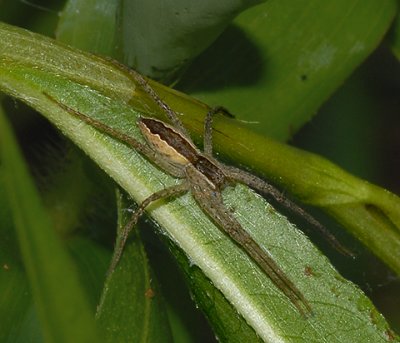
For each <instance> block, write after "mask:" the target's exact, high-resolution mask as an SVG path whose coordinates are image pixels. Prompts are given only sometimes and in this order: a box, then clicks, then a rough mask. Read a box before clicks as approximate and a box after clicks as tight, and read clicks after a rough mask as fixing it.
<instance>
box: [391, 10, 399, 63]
mask: <svg viewBox="0 0 400 343" xmlns="http://www.w3.org/2000/svg"><path fill="white" fill-rule="evenodd" d="M390 40H391V48H392V51H393V53H394V55H395V56H396V57H397V59H398V60H400V16H399V14H397V16H396V19H395V21H394V23H393V27H392V32H391V36H390Z"/></svg>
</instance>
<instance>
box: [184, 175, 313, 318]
mask: <svg viewBox="0 0 400 343" xmlns="http://www.w3.org/2000/svg"><path fill="white" fill-rule="evenodd" d="M188 172H189V177H190V170H189V171H188ZM193 177H196V176H195V175H193ZM197 181H199V180H197ZM206 187H209V186H207V184H206V183H205V182H204V183H202V182H201V181H199V182H196V183H193V184H192V186H191V192H192V194H193V196H194V198H195V199H196V201H197V203H198V204H199V206H200V208H201V209H202V210H203V211H204V212H205V213H207V214H208V215H209V216H210V218H211V219H212V220H213V221H214V222H215V223H216V224H217V225H218V227H219V228H220V229H221V230H222V231H224V232H225V233H226V234H227V235H228V236H229V237H230V238H231V239H233V240H234V241H235V242H236V243H237V244H238V245H239V246H240V247H241V248H242V249H243V251H245V252H246V253H247V255H248V256H249V257H251V258H252V259H253V260H254V261H255V262H256V263H257V264H258V266H259V267H260V268H261V269H262V271H263V272H264V273H266V274H267V275H268V277H269V278H270V279H271V281H272V282H273V283H274V284H275V285H276V286H277V287H278V288H279V289H280V290H281V291H282V292H283V293H284V294H285V295H286V296H287V297H288V298H289V299H290V301H291V302H292V303H293V305H294V306H295V307H296V308H297V309H298V310H299V312H300V313H302V314H303V315H304V316H308V315H309V314H311V313H312V309H311V306H310V305H309V303H308V301H307V300H306V299H305V297H304V296H303V294H302V293H301V292H300V290H299V289H298V288H297V287H296V286H295V285H294V283H293V282H292V281H291V280H290V279H289V278H288V277H287V276H286V275H285V273H284V272H283V271H282V269H281V268H280V267H279V266H278V264H277V263H276V262H275V261H274V260H273V258H272V257H271V256H270V255H269V253H268V252H267V251H266V250H264V249H263V248H262V247H261V246H260V245H259V244H258V243H257V242H256V241H255V240H254V239H253V237H251V235H250V234H249V233H248V232H247V231H246V230H244V229H243V227H242V226H241V225H240V223H239V222H238V221H237V220H236V219H235V218H234V217H233V216H231V215H230V214H229V211H228V210H227V209H226V207H225V205H224V203H223V200H222V197H221V193H220V192H219V191H218V192H215V191H214V190H212V189H207V188H206Z"/></svg>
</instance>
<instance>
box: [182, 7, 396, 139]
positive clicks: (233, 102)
mask: <svg viewBox="0 0 400 343" xmlns="http://www.w3.org/2000/svg"><path fill="white" fill-rule="evenodd" d="M395 13H396V1H395V0H384V1H381V0H335V1H334V2H329V3H327V2H325V1H319V0H302V1H291V0H281V1H267V2H266V3H265V4H261V5H259V6H256V7H253V8H251V9H249V10H247V11H245V12H243V13H242V14H240V15H239V16H238V17H237V18H236V19H235V20H234V21H233V24H232V25H231V26H230V27H229V28H228V30H227V31H226V32H224V33H223V34H222V36H221V37H220V38H219V39H218V40H217V41H216V42H215V44H214V45H213V46H212V47H210V49H208V50H207V51H206V52H205V53H203V55H202V56H201V57H200V58H199V59H198V60H197V61H195V62H194V63H193V65H192V67H191V68H190V69H189V70H188V72H186V73H185V75H184V76H183V77H182V80H181V82H180V83H179V84H178V88H179V89H181V90H183V91H184V92H185V93H189V94H191V95H192V96H195V97H196V98H199V99H200V100H202V101H204V102H206V103H208V104H214V105H223V106H225V107H226V108H228V109H229V110H230V111H231V113H233V114H235V116H237V118H238V119H243V120H244V121H245V122H247V123H248V124H247V125H246V126H247V127H249V128H251V130H253V131H257V132H259V133H263V134H267V135H268V136H270V137H272V138H275V139H279V140H282V141H286V140H287V139H288V138H289V137H291V136H292V135H293V133H295V132H296V131H297V130H298V129H299V128H300V127H302V126H303V125H304V123H306V122H307V121H309V120H310V118H312V116H313V115H314V114H315V113H316V112H317V110H318V109H319V107H320V106H321V105H322V104H323V103H324V102H325V101H326V100H327V99H328V97H329V96H330V95H331V94H332V93H333V92H334V91H335V90H336V89H337V88H338V87H339V86H340V85H341V84H342V83H343V81H344V80H345V79H346V78H347V77H348V76H349V75H350V74H351V73H352V72H353V71H354V69H355V68H357V66H358V65H359V64H360V63H361V62H362V61H364V60H365V59H366V58H367V56H368V55H369V54H370V53H371V52H372V51H373V50H374V49H375V48H376V46H377V45H378V44H379V42H380V41H381V40H382V38H383V36H384V35H385V34H386V32H387V30H388V28H389V26H390V24H391V22H392V19H393V17H394V15H395Z"/></svg>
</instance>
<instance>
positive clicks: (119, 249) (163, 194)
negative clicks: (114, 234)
mask: <svg viewBox="0 0 400 343" xmlns="http://www.w3.org/2000/svg"><path fill="white" fill-rule="evenodd" d="M189 188H190V186H189V184H188V183H187V182H182V183H180V184H179V185H175V186H171V187H167V188H164V189H161V190H160V191H158V192H155V193H153V194H152V195H150V196H149V197H148V198H146V199H145V200H143V201H142V203H141V204H140V205H139V207H138V208H137V209H136V210H135V212H134V213H133V214H132V217H131V218H130V220H129V221H128V223H127V224H126V225H125V226H124V227H123V229H122V232H121V234H120V235H119V239H118V240H117V242H118V246H116V247H115V249H114V255H113V257H112V260H111V263H110V267H109V268H108V272H107V275H111V274H112V273H113V272H114V270H115V268H116V267H117V265H118V262H119V261H120V259H121V256H122V253H123V251H124V247H125V244H126V241H127V240H128V237H129V234H130V233H131V231H132V229H133V227H134V226H135V225H136V223H137V222H138V220H139V218H140V217H141V216H142V215H143V213H144V211H145V209H146V207H147V206H149V205H150V204H151V203H153V202H155V201H157V200H160V199H163V198H171V197H176V196H178V195H180V194H182V193H185V192H187V191H189Z"/></svg>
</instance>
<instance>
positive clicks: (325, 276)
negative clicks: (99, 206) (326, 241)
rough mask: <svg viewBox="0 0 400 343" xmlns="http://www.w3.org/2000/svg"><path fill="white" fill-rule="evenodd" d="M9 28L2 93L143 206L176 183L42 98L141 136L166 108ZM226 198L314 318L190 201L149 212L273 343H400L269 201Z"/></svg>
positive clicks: (102, 67) (1, 60)
mask: <svg viewBox="0 0 400 343" xmlns="http://www.w3.org/2000/svg"><path fill="white" fill-rule="evenodd" d="M0 32H1V35H2V36H3V38H4V39H3V40H2V42H1V43H0V44H2V45H1V49H0V51H1V55H0V76H1V77H0V87H1V89H2V90H4V91H5V92H7V93H8V94H11V95H14V96H17V97H18V98H19V99H21V100H23V101H25V102H26V103H28V104H30V105H31V106H33V107H34V108H36V109H38V110H40V111H41V112H42V113H43V114H44V115H45V116H46V117H47V118H48V119H49V120H50V121H52V122H53V123H54V124H55V125H57V126H58V127H59V128H60V129H61V130H62V131H63V132H64V133H65V134H66V135H68V136H69V137H70V138H71V139H72V140H73V141H75V142H76V143H77V144H78V145H79V146H80V147H81V148H82V149H83V150H85V151H86V152H87V153H88V154H89V155H90V156H91V157H92V158H93V159H94V160H95V161H96V162H97V163H98V164H99V165H100V166H101V167H102V168H103V169H104V170H106V172H107V173H109V174H110V175H111V176H112V177H113V178H114V179H115V180H116V181H117V182H118V183H119V184H120V185H121V186H122V187H123V188H124V189H126V190H127V191H128V193H129V194H130V195H131V196H132V197H133V198H134V199H136V200H137V201H139V202H140V201H142V200H143V199H144V198H145V197H146V196H148V195H149V194H151V193H153V192H154V191H156V190H159V189H161V188H163V187H166V186H168V185H171V184H174V183H175V180H174V179H172V178H171V177H169V176H167V175H165V174H164V173H163V172H161V171H160V170H158V169H157V168H155V167H154V166H153V165H151V164H150V163H148V162H147V161H146V160H145V159H144V158H143V157H141V156H140V155H138V154H137V153H136V152H135V151H132V150H131V149H129V148H128V147H126V146H125V145H124V144H121V143H119V142H116V141H115V140H113V139H112V138H110V137H107V136H104V135H103V134H101V133H99V132H98V131H96V130H95V129H93V128H91V127H89V126H88V125H86V124H84V123H81V122H80V121H79V120H77V119H76V118H72V117H71V116H70V115H69V114H68V113H66V112H65V111H64V110H63V109H62V108H60V107H59V106H57V105H56V104H54V103H53V102H52V101H49V99H48V98H47V97H46V96H45V95H44V94H43V92H47V93H49V94H50V95H51V96H53V97H54V98H56V99H58V101H60V102H62V103H63V104H65V105H67V106H70V107H72V108H75V109H78V110H79V111H81V112H82V113H85V114H87V115H89V116H92V117H94V118H97V119H98V120H101V121H103V122H104V123H105V124H107V125H110V126H112V127H114V128H116V129H118V130H121V131H123V132H125V133H127V134H130V135H132V136H133V137H136V138H137V139H141V138H140V134H139V131H138V128H137V127H136V126H135V125H133V124H132V123H135V121H136V118H137V115H138V112H139V111H140V112H143V113H146V114H147V115H148V114H149V112H150V113H158V112H159V110H156V109H155V106H154V104H152V102H151V99H149V97H148V96H147V95H146V94H143V93H142V92H141V91H140V89H139V88H138V86H137V85H135V83H134V82H133V81H132V80H131V79H130V78H129V77H128V75H127V74H126V72H125V71H121V70H119V69H118V67H116V66H115V65H114V64H113V63H111V62H109V61H105V60H101V59H100V58H98V57H95V56H91V55H89V54H85V53H82V52H79V51H76V50H73V49H71V48H65V47H63V46H62V45H61V44H57V43H54V42H52V41H51V40H49V39H46V38H43V37H40V36H37V35H34V34H31V33H28V32H26V31H23V30H18V29H16V28H11V27H9V26H7V25H1V26H0ZM16 46H17V47H18V49H16V48H15V47H16ZM13 47H14V48H13ZM28 51H29V53H27V52H28ZM152 85H154V86H155V87H156V91H157V92H160V94H161V95H162V97H163V98H165V100H166V101H168V102H169V103H171V104H172V105H173V106H174V107H176V108H177V109H178V111H179V112H184V111H183V109H186V111H185V112H186V113H191V114H192V113H193V114H194V117H193V118H194V119H191V123H196V121H198V125H200V123H201V118H200V116H199V114H204V112H205V109H206V107H205V106H204V105H201V104H199V103H197V102H196V101H194V100H192V99H189V98H187V97H185V96H183V95H181V94H178V93H175V92H172V91H169V90H166V89H164V88H162V87H160V86H157V85H155V84H154V83H152ZM164 95H165V97H164ZM192 127H193V125H191V126H190V128H192ZM229 128H230V127H229V126H228V129H229ZM224 130H225V129H224ZM226 132H229V131H226ZM242 132H243V130H242ZM245 134H248V133H245ZM249 135H250V134H249ZM242 137H243V136H242ZM238 138H240V137H236V142H237V141H239V140H238ZM252 139H253V137H252ZM260 139H261V138H260ZM249 141H250V140H249ZM256 142H257V141H256ZM258 142H260V141H258ZM264 142H268V141H263V143H264ZM267 149H268V147H267ZM285 149H288V150H284V149H283V150H282V153H283V152H284V151H286V152H287V153H288V156H287V160H288V161H289V162H290V161H291V160H292V159H291V158H292V157H293V156H292V155H295V152H294V151H292V150H290V149H289V148H285ZM302 155H303V154H302V153H299V156H302ZM305 156H308V155H307V154H305ZM297 161H298V160H297ZM314 168H316V167H314ZM297 170H298V169H297ZM318 175H319V176H320V177H322V176H323V174H320V173H318ZM321 175H322V176H321ZM339 175H341V174H339ZM223 196H224V200H225V202H226V205H227V207H228V208H229V209H232V210H234V213H235V216H236V217H237V219H238V220H239V221H240V223H241V224H242V225H243V227H245V228H246V230H248V231H249V232H250V233H251V234H252V235H253V237H254V238H255V239H256V240H257V242H259V244H261V245H262V246H264V247H265V248H266V249H267V250H268V251H269V252H270V253H271V255H272V256H273V257H274V259H275V260H276V261H277V263H278V264H279V266H280V267H281V268H282V269H283V270H284V271H285V273H287V275H288V276H289V278H290V279H291V280H293V281H294V282H295V284H296V286H297V287H298V288H299V289H300V290H301V291H302V292H303V293H304V295H305V297H306V298H307V299H308V300H309V302H310V304H311V306H312V308H313V310H314V316H313V317H311V318H308V319H305V318H304V317H302V316H301V315H300V314H299V312H298V311H297V310H296V308H294V307H293V306H292V304H291V303H290V301H289V300H288V299H287V298H286V297H285V296H284V295H283V294H282V293H281V292H280V290H279V289H277V288H276V287H275V286H274V285H273V284H272V282H271V281H270V279H269V278H268V277H267V276H266V275H265V274H264V273H262V272H261V271H260V270H259V269H258V268H257V266H256V265H255V264H254V262H253V261H252V260H251V259H249V258H248V256H247V255H246V254H245V253H244V252H243V250H242V249H240V248H239V247H238V246H236V245H235V244H234V243H233V242H232V241H231V240H230V239H229V238H228V237H226V236H225V235H224V234H222V233H221V231H220V230H219V229H218V228H217V227H215V226H214V225H213V224H212V222H211V221H210V219H209V218H208V217H207V216H205V215H204V213H203V212H202V211H201V210H200V209H199V207H198V206H197V204H196V203H195V202H194V200H193V199H192V198H191V196H190V195H185V196H183V197H181V198H179V199H176V200H174V201H170V202H168V203H166V202H158V203H157V204H154V206H151V207H150V208H149V213H150V215H151V216H152V217H153V218H154V219H155V220H157V222H158V223H160V225H162V232H163V233H165V234H167V235H168V236H169V237H170V238H171V239H172V240H173V241H174V242H175V243H176V244H177V245H178V246H179V247H180V248H181V249H183V251H184V252H185V254H186V255H187V256H188V257H189V259H190V261H191V263H192V264H195V265H196V266H198V267H199V268H200V269H201V270H202V272H203V273H204V274H205V275H206V276H207V277H208V278H209V279H210V280H211V281H212V283H213V284H214V286H215V287H216V288H217V289H219V290H220V291H221V292H222V294H223V295H224V297H225V298H226V299H227V300H228V301H229V302H230V303H231V304H233V305H234V306H235V309H236V310H237V311H238V313H239V314H240V315H241V316H242V317H243V320H242V321H241V323H243V324H245V323H246V322H247V324H248V325H250V326H251V327H252V328H253V329H254V330H255V332H256V334H257V335H258V336H260V337H261V338H262V339H263V340H265V341H287V342H290V341H298V340H300V339H303V340H306V341H326V340H329V341H337V342H343V341H344V342H351V341H361V342H362V341H371V340H372V341H377V342H379V341H382V342H384V341H388V340H390V339H393V338H392V333H391V331H390V329H389V328H388V326H387V324H386V323H385V321H384V319H383V317H382V316H381V315H380V314H379V313H378V312H377V311H376V310H375V309H374V308H373V306H372V304H371V302H370V301H369V300H368V299H367V298H366V297H365V295H364V294H363V293H362V292H361V291H360V290H359V289H357V288H356V287H355V286H354V285H352V284H351V283H349V282H347V281H345V280H344V279H342V278H341V277H340V276H339V275H338V273H337V272H336V271H335V270H334V268H333V267H332V266H331V265H330V264H329V263H328V261H327V259H326V258H325V257H324V256H322V255H321V254H320V253H319V252H318V251H317V250H316V249H315V247H313V246H312V244H311V243H310V242H309V241H308V240H307V239H306V237H305V236H304V235H303V234H301V233H300V232H299V231H298V230H297V229H296V228H295V227H294V226H293V225H292V224H290V223H289V222H288V221H287V220H286V219H285V218H284V217H282V216H281V215H280V214H279V213H277V212H276V211H275V210H274V209H273V208H272V207H271V206H270V205H268V204H267V203H266V202H265V201H264V200H263V199H262V198H261V197H260V196H258V195H256V194H254V192H252V191H250V190H249V189H248V188H246V187H244V186H240V185H239V186H237V187H234V188H233V187H232V188H228V189H226V191H224V193H223ZM266 228H267V229H266ZM343 323H345V325H343ZM394 339H397V338H394Z"/></svg>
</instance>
